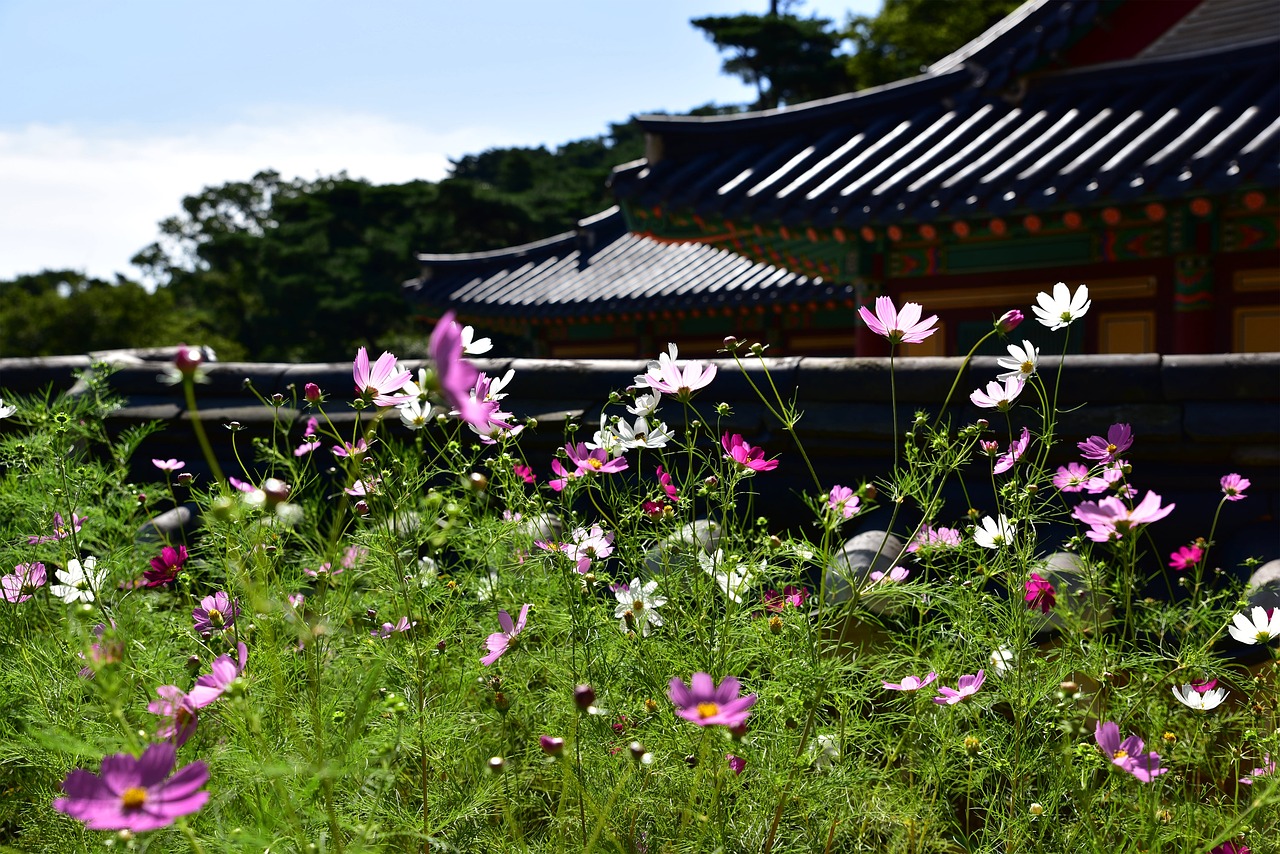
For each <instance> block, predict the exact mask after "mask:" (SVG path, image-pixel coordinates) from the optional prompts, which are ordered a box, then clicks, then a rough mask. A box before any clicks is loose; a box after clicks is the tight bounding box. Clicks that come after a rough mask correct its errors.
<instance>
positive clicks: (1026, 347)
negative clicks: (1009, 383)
mask: <svg viewBox="0 0 1280 854" xmlns="http://www.w3.org/2000/svg"><path fill="white" fill-rule="evenodd" d="M1009 356H1010V358H1008V359H996V364H997V365H999V366H1000V367H1002V368H1005V369H1006V371H1005V372H1004V373H1003V374H1000V375H999V376H997V377H996V379H998V380H1000V381H1001V382H1004V381H1005V380H1011V379H1013V378H1014V377H1020V378H1021V379H1022V380H1023V381H1026V380H1029V379H1031V378H1032V377H1033V376H1035V373H1036V368H1037V367H1038V366H1039V364H1040V348H1039V347H1036V346H1035V345H1034V344H1032V343H1031V342H1030V341H1027V340H1025V339H1024V340H1023V342H1022V346H1021V347H1019V346H1018V345H1017V344H1010V345H1009Z"/></svg>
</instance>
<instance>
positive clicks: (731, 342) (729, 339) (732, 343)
mask: <svg viewBox="0 0 1280 854" xmlns="http://www.w3.org/2000/svg"><path fill="white" fill-rule="evenodd" d="M724 348H725V349H726V350H728V351H729V352H730V353H733V352H735V351H736V350H737V349H738V339H737V338H735V337H734V336H732V335H726V336H725V339H724Z"/></svg>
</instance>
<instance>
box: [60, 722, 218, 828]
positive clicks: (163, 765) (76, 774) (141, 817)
mask: <svg viewBox="0 0 1280 854" xmlns="http://www.w3.org/2000/svg"><path fill="white" fill-rule="evenodd" d="M177 751H178V746H177V744H175V743H174V742H172V741H162V742H157V743H155V744H150V745H148V746H147V749H146V750H144V751H143V753H142V756H141V757H138V758H135V757H133V756H131V755H129V754H128V753H116V754H113V755H111V756H105V757H103V759H102V771H101V774H93V773H91V772H89V771H85V770H84V769H82V768H77V769H76V770H74V771H72V772H71V773H70V774H68V775H67V778H66V779H65V780H63V781H62V791H63V792H64V793H65V795H66V797H62V798H57V799H56V800H54V802H53V808H54V809H55V810H57V811H58V812H60V813H64V814H66V815H69V816H71V817H72V818H75V819H79V820H80V821H82V822H84V823H85V826H86V827H88V828H89V829H90V830H130V831H133V832H135V833H140V832H142V831H146V830H155V829H156V828H158V827H168V826H169V825H171V824H173V822H174V820H175V819H177V818H178V817H179V816H184V815H190V814H191V813H193V812H196V811H198V810H199V809H200V808H201V807H203V806H204V804H205V802H206V801H207V800H209V793H208V792H204V791H200V787H201V786H203V785H204V784H205V783H207V782H208V781H209V769H208V767H207V766H206V765H205V764H204V763H203V762H192V763H191V764H190V765H185V766H183V767H182V768H180V769H178V771H177V772H175V773H173V774H172V776H170V772H172V771H173V766H174V760H175V759H176V757H177Z"/></svg>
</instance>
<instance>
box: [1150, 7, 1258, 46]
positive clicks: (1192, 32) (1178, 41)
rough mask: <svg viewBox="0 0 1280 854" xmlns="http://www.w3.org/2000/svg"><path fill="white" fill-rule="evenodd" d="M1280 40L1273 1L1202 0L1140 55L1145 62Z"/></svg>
mask: <svg viewBox="0 0 1280 854" xmlns="http://www.w3.org/2000/svg"><path fill="white" fill-rule="evenodd" d="M1278 40H1280V6H1277V5H1276V0H1203V2H1201V3H1200V5H1199V6H1197V7H1196V8H1195V9H1193V10H1191V13H1190V14H1188V15H1187V16H1186V17H1185V18H1183V19H1182V20H1181V21H1179V22H1178V23H1177V24H1175V25H1174V26H1172V27H1171V28H1169V30H1168V32H1166V33H1165V34H1164V35H1162V36H1161V37H1160V38H1159V39H1157V40H1156V41H1155V42H1154V43H1153V44H1151V45H1150V46H1149V47H1148V48H1147V49H1146V50H1144V51H1143V52H1142V53H1141V54H1140V55H1141V56H1142V57H1143V58H1146V59H1158V58H1162V57H1167V56H1181V55H1183V54H1187V53H1200V52H1202V51H1205V50H1214V49H1218V48H1226V47H1231V46H1233V45H1236V46H1238V45H1243V44H1248V43H1250V42H1257V41H1272V42H1274V41H1278Z"/></svg>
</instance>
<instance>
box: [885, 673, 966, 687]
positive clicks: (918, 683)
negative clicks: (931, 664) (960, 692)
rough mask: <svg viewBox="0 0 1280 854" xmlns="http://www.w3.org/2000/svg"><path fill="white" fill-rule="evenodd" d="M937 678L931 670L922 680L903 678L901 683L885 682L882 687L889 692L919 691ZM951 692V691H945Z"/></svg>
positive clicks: (911, 677) (918, 678)
mask: <svg viewBox="0 0 1280 854" xmlns="http://www.w3.org/2000/svg"><path fill="white" fill-rule="evenodd" d="M937 678H938V674H937V673H934V672H933V671H932V670H930V671H929V673H928V675H926V676H925V677H924V678H923V679H921V678H920V677H918V676H907V677H904V678H903V680H902V682H900V683H899V682H885V683H884V687H885V689H886V690H889V691H919V690H920V689H921V688H923V687H924V686H926V685H928V684H929V683H930V682H932V681H933V680H935V679H937ZM947 690H951V689H949V688H948V689H947Z"/></svg>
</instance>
